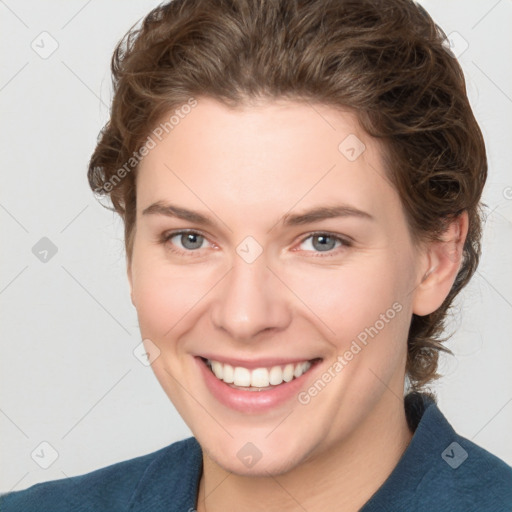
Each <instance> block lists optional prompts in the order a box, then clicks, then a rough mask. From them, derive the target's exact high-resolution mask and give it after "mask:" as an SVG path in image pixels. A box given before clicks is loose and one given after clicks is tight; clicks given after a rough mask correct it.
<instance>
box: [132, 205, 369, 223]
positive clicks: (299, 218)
mask: <svg viewBox="0 0 512 512" xmlns="http://www.w3.org/2000/svg"><path fill="white" fill-rule="evenodd" d="M142 215H165V216H166V217H176V218H178V219H182V220H186V221H189V222H193V223H196V224H202V225H204V226H211V227H213V226H215V225H216V222H215V221H214V220H213V219H212V218H210V217H208V216H206V215H203V214H202V213H199V212H196V211H193V210H189V209H187V208H183V207H181V206H176V205H173V204H170V203H164V202H162V201H158V202H156V203H153V204H152V205H151V206H148V207H147V208H145V209H144V210H143V211H142ZM338 217H357V218H361V219H366V220H375V218H374V217H373V216H372V215H370V214H369V213H367V212H365V211H363V210H359V209H358V208H355V207H353V206H349V205H334V206H320V207H317V208H312V209H311V210H307V211H305V212H303V213H299V214H290V213H287V214H285V215H283V217H282V218H281V219H280V220H279V222H278V223H277V224H282V225H283V226H301V225H303V224H310V223H312V222H318V221H320V220H324V219H332V218H338ZM277 224H276V225H277Z"/></svg>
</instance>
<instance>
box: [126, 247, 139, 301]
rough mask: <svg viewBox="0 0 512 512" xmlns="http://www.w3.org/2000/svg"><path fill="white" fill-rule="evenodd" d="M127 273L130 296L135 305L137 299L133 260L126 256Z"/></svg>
mask: <svg viewBox="0 0 512 512" xmlns="http://www.w3.org/2000/svg"><path fill="white" fill-rule="evenodd" d="M126 275H127V277H128V284H129V286H130V298H131V300H132V304H133V305H134V306H135V307H137V306H136V305H135V299H134V296H133V276H132V262H131V259H130V258H129V257H126Z"/></svg>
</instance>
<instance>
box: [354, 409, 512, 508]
mask: <svg viewBox="0 0 512 512" xmlns="http://www.w3.org/2000/svg"><path fill="white" fill-rule="evenodd" d="M363 510H364V512H372V511H374V510H379V511H383V510H385V511H387V510H393V512H398V511H404V512H405V511H409V510H415V511H417V512H420V511H425V512H426V511H429V512H430V511H432V510H437V511H439V512H444V511H450V512H459V511H461V512H462V511H464V512H472V511H474V512H476V511H479V512H480V511H483V510H486V511H487V510H489V511H491V510H492V511H494V512H510V511H512V467H510V466H509V465H507V464H506V463H505V462H504V461H502V460H501V459H499V458H498V457H496V456H495V455H493V454H491V453H490V452H488V451H486V450H484V449H483V448H481V447H480V446H478V445H477V444H475V443H474V442H472V441H470V440H468V439H466V438H465V437H463V436H460V435H459V434H457V433H456V432H455V431H454V430H453V428H452V426H451V425H450V424H449V423H448V421H447V419H446V418H445V417H444V416H443V414H442V413H441V411H440V410H439V408H438V407H437V405H436V404H435V403H434V402H431V401H426V402H425V405H424V409H423V411H422V414H421V419H420V421H419V423H418V425H417V428H416V430H415V432H414V435H413V438H412V440H411V443H410V445H409V447H408V448H407V450H406V451H405V453H404V454H403V456H402V458H401V459H400V461H399V463H398V465H397V466H396V468H395V469H394V471H393V472H392V474H391V475H390V476H389V478H388V479H387V481H386V482H385V483H384V485H383V486H382V487H381V488H380V489H379V490H378V491H377V493H376V494H375V495H374V496H373V497H372V499H370V501H369V502H368V503H367V505H366V507H365V508H363Z"/></svg>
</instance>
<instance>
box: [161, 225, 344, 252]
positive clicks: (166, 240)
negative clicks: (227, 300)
mask: <svg viewBox="0 0 512 512" xmlns="http://www.w3.org/2000/svg"><path fill="white" fill-rule="evenodd" d="M186 234H193V235H199V236H201V237H203V238H204V239H205V240H206V241H208V238H207V237H206V236H205V235H203V234H202V233H201V232H200V231H194V230H179V231H171V232H166V233H162V235H161V236H160V239H159V243H161V244H164V245H167V246H168V248H169V250H170V251H172V252H174V253H176V254H179V255H186V256H192V257H197V256H199V254H194V253H198V252H199V249H195V250H192V249H189V250H183V249H177V248H176V247H175V246H174V245H173V244H170V243H169V241H170V240H171V239H172V238H174V237H175V236H177V235H186ZM318 236H326V237H329V238H332V239H334V240H335V242H340V243H341V246H338V247H337V248H336V247H335V248H334V249H332V250H329V251H305V252H314V256H313V257H321V258H322V257H324V258H325V257H329V256H333V255H334V254H337V253H338V252H339V250H342V249H347V248H349V247H352V245H353V242H352V241H351V240H349V239H348V238H344V237H341V236H339V235H336V234H334V233H330V232H329V231H315V232H313V233H309V234H308V235H307V236H305V237H303V238H302V239H301V240H300V242H299V245H302V244H303V243H304V242H305V241H306V240H308V239H309V238H315V237H318ZM322 253H324V254H322Z"/></svg>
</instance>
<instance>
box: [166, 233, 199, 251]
mask: <svg viewBox="0 0 512 512" xmlns="http://www.w3.org/2000/svg"><path fill="white" fill-rule="evenodd" d="M173 238H178V239H179V242H180V244H181V245H182V247H184V248H185V249H188V250H194V249H200V248H201V247H202V245H203V243H204V240H205V239H204V236H202V235H200V234H199V233H178V234H176V235H174V236H173V237H172V238H171V242H172V239H173Z"/></svg>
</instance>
